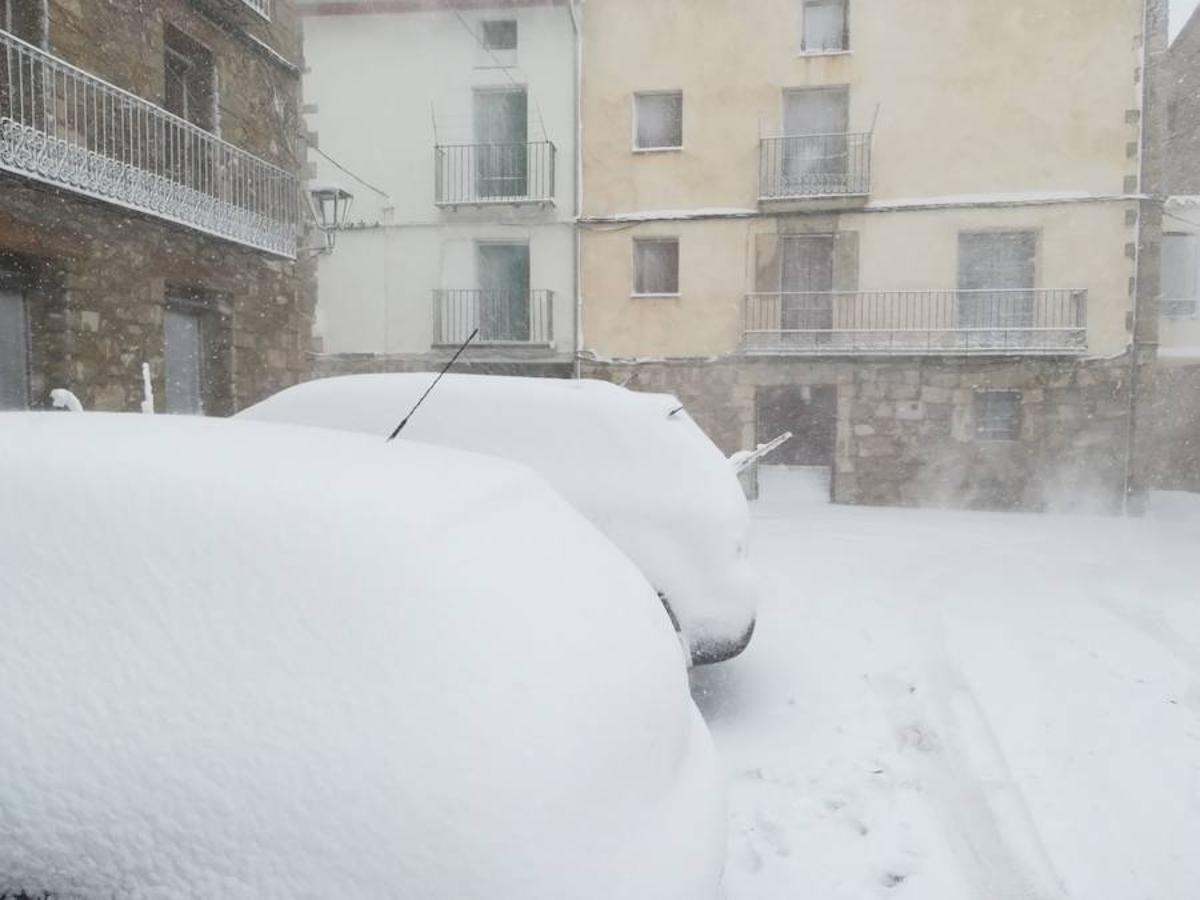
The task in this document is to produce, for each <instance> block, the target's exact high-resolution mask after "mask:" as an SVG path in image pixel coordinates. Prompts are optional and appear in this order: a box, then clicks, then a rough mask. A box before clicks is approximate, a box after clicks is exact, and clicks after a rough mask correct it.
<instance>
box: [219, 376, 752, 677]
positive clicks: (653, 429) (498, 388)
mask: <svg viewBox="0 0 1200 900" xmlns="http://www.w3.org/2000/svg"><path fill="white" fill-rule="evenodd" d="M432 379H433V376H432V375H429V374H386V375H351V376H344V377H337V378H326V379H319V380H316V381H310V382H307V383H304V384H300V385H297V386H295V387H292V388H288V389H287V390H285V391H282V392H280V393H278V394H275V395H274V396H273V397H268V398H267V399H266V400H264V401H263V402H261V403H259V404H257V405H255V406H252V407H250V408H249V409H246V410H244V411H243V412H242V413H240V415H241V416H242V417H243V418H248V419H256V420H260V421H272V422H288V423H293V424H300V425H315V426H320V427H325V428H338V429H346V430H350V431H361V432H365V433H368V434H374V435H377V436H379V437H381V438H382V437H386V436H388V435H389V434H390V433H391V432H392V431H393V429H394V428H395V427H396V425H397V423H399V422H400V421H401V419H402V417H403V416H404V415H405V414H406V413H407V412H408V411H409V410H410V409H411V408H412V407H413V405H414V404H415V403H416V402H417V401H418V399H419V398H420V397H421V395H422V394H423V393H424V392H425V391H426V390H428V389H429V387H430V384H431V381H432ZM401 437H402V438H405V439H408V440H412V441H424V442H427V443H432V444H441V445H444V446H448V447H457V448H461V449H465V450H472V451H476V452H479V453H487V454H491V455H495V456H499V457H503V458H506V459H511V460H515V461H517V462H520V463H524V464H525V465H527V466H529V467H530V468H532V469H534V470H535V471H537V472H538V473H539V474H541V475H542V476H543V477H544V478H545V479H546V480H547V481H549V482H550V483H551V484H552V485H553V486H554V487H555V488H557V489H558V490H559V492H560V493H562V495H563V496H564V497H566V498H567V500H569V501H570V502H571V503H572V504H574V506H575V507H576V509H578V510H579V511H580V512H582V513H583V514H584V515H585V516H587V517H588V518H589V519H590V520H591V521H592V523H593V524H594V525H596V527H598V528H599V529H600V530H601V531H603V532H604V533H605V534H606V535H608V537H609V538H610V539H611V540H612V541H613V543H615V544H616V545H617V546H618V547H620V548H621V549H622V550H623V551H625V553H626V555H628V556H629V558H630V559H632V560H633V561H634V562H636V563H637V564H638V566H639V567H640V568H641V570H642V571H643V572H644V573H645V574H646V577H647V578H648V579H649V581H650V583H651V584H653V585H654V587H655V588H656V589H657V590H658V592H659V595H660V597H661V598H662V599H663V602H664V603H665V604H666V606H667V608H668V611H669V612H670V613H671V616H672V618H673V620H674V621H675V622H676V625H677V627H678V629H679V630H680V634H681V637H682V638H683V641H684V643H685V645H686V647H687V649H688V651H689V654H690V657H691V661H692V662H693V663H694V664H696V665H700V664H704V663H713V662H719V661H721V660H725V659H729V658H730V657H732V656H736V655H737V654H738V653H740V652H741V651H742V650H743V649H744V648H745V646H746V644H747V643H748V642H749V640H750V636H751V634H752V633H753V631H754V616H755V580H754V577H753V574H752V571H751V568H750V564H749V561H748V559H747V550H748V546H747V533H748V530H749V526H750V516H749V509H748V507H747V505H746V498H745V495H744V494H743V492H742V489H741V487H740V485H739V484H738V481H737V476H736V474H735V467H734V465H732V464H731V462H730V461H729V460H727V459H726V458H725V457H724V456H722V454H721V452H720V451H719V450H718V449H717V447H716V446H715V445H714V444H713V442H712V441H711V440H709V439H708V437H707V436H706V435H705V434H704V432H703V431H701V430H700V428H699V427H698V426H697V425H696V423H695V422H693V421H692V419H691V418H690V417H689V416H688V414H687V413H686V412H685V411H684V410H683V407H682V405H681V404H680V402H679V401H678V400H677V399H676V398H675V397H672V396H670V395H667V394H647V393H638V392H635V391H631V390H626V389H625V388H622V387H618V386H617V385H613V384H610V383H608V382H603V381H594V380H578V381H571V380H563V379H551V378H515V377H502V376H488V375H454V374H451V375H446V376H445V377H444V378H443V379H442V380H441V382H439V383H438V385H437V387H436V388H435V389H434V390H433V392H432V393H431V394H430V395H429V397H428V398H427V399H426V401H425V402H424V404H423V405H422V406H421V407H420V409H419V410H418V411H417V413H416V414H415V415H413V417H412V419H411V420H410V422H409V423H408V425H407V426H406V427H405V429H404V430H403V432H401Z"/></svg>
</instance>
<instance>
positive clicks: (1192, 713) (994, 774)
mask: <svg viewBox="0 0 1200 900" xmlns="http://www.w3.org/2000/svg"><path fill="white" fill-rule="evenodd" d="M752 508H753V513H754V526H753V528H754V532H753V543H752V548H753V549H752V553H753V557H754V560H755V562H756V563H757V565H758V566H759V568H760V570H761V572H762V574H763V578H764V588H765V591H764V596H763V599H762V604H761V609H760V615H759V621H758V631H757V634H756V636H755V638H754V640H753V641H752V643H751V645H750V647H749V649H748V650H747V651H746V652H745V653H744V654H743V655H742V656H741V657H739V658H738V659H735V660H733V661H731V662H729V663H726V664H722V665H717V666H711V667H708V668H703V669H698V670H696V672H695V673H694V675H693V693H694V695H695V697H696V699H697V701H698V703H699V704H700V706H701V709H702V710H703V712H704V714H705V717H706V718H707V719H708V721H709V723H710V725H711V728H712V731H713V734H714V736H715V739H716V742H717V746H718V749H719V751H720V752H721V754H722V756H723V760H724V764H725V766H726V767H727V769H728V774H729V780H730V843H729V857H728V861H727V864H726V874H725V892H726V896H727V898H728V900H751V898H763V900H777V898H798V897H814V898H816V897H819V898H823V900H835V898H855V900H859V898H874V897H888V898H896V897H908V898H919V900H941V898H947V900H949V898H955V900H962V898H979V900H985V898H986V900H999V898H1039V900H1041V898H1064V897H1072V898H1087V900H1110V898H1111V900H1132V898H1155V900H1185V898H1190V897H1194V896H1196V889H1197V887H1196V886H1197V885H1200V853H1197V852H1196V848H1197V847H1198V846H1200V497H1196V496H1191V495H1170V494H1159V495H1156V497H1155V505H1154V510H1153V512H1152V514H1151V515H1150V516H1149V517H1148V518H1146V519H1144V520H1140V521H1139V520H1122V519H1107V518H1106V519H1100V518H1086V517H1072V516H1031V515H1016V514H997V513H963V512H944V511H935V510H910V509H886V510H881V509H866V508H855V507H845V506H831V505H828V504H826V503H825V502H824V501H823V492H822V488H821V487H820V485H818V484H816V483H815V482H814V480H813V478H812V475H811V474H810V473H807V472H798V471H786V470H778V469H777V470H770V469H768V470H765V471H764V473H763V497H762V499H761V500H759V501H757V502H756V503H755V504H753V505H752Z"/></svg>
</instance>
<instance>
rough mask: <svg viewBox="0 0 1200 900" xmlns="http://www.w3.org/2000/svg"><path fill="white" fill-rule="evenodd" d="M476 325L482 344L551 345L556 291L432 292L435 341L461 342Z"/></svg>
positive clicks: (445, 343) (443, 342) (449, 343)
mask: <svg viewBox="0 0 1200 900" xmlns="http://www.w3.org/2000/svg"><path fill="white" fill-rule="evenodd" d="M476 328H478V329H479V337H478V342H479V343H480V344H513V345H539V346H548V345H550V344H552V343H553V342H554V292H553V291H490V290H437V291H434V292H433V342H434V344H436V345H458V344H461V343H462V342H463V341H465V340H466V339H467V338H468V337H470V336H471V332H472V331H474V330H475V329H476Z"/></svg>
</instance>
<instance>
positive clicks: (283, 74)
mask: <svg viewBox="0 0 1200 900" xmlns="http://www.w3.org/2000/svg"><path fill="white" fill-rule="evenodd" d="M200 6H201V4H200V3H192V2H189V0H141V2H138V3H87V2H79V0H49V2H48V3H47V6H46V10H47V13H48V19H47V29H46V31H47V37H48V49H49V50H50V51H51V52H52V53H54V54H56V55H58V56H60V57H61V58H63V59H65V60H66V61H67V62H69V63H71V64H72V65H75V66H77V67H79V68H81V69H83V70H85V71H87V72H90V73H92V74H94V75H97V76H99V77H102V78H104V79H106V80H109V81H111V82H113V83H115V84H116V85H118V86H119V87H122V88H124V89H126V90H129V91H132V92H133V93H135V94H138V95H139V96H141V97H143V98H145V99H147V100H149V101H151V102H153V103H156V104H161V103H162V100H163V92H164V58H163V39H164V28H165V27H166V26H167V25H170V26H172V27H174V28H177V29H179V30H180V31H183V32H184V33H186V34H187V35H188V36H189V37H191V38H193V39H194V40H196V41H198V42H199V43H201V44H203V45H204V46H205V47H206V48H207V49H208V50H209V51H211V53H212V54H213V58H214V63H215V66H216V69H217V75H218V77H217V82H218V91H217V98H218V107H219V114H218V120H219V129H218V130H219V132H220V134H221V137H222V138H223V139H225V140H227V141H229V142H231V143H233V144H235V145H236V146H238V147H239V148H241V149H243V150H245V151H247V152H249V153H252V154H254V155H256V156H259V157H261V158H264V159H267V160H269V161H271V162H274V163H275V164H277V165H280V166H281V167H283V168H285V169H287V170H288V171H290V172H292V173H294V174H296V175H300V174H301V171H302V168H303V166H302V164H301V161H300V159H299V156H298V151H297V143H296V141H297V135H298V134H299V132H300V81H299V76H300V68H299V65H300V64H301V60H300V46H301V44H300V37H301V36H300V31H299V21H298V19H297V17H296V15H295V11H294V7H293V4H292V2H291V0H273V2H272V21H271V22H270V23H265V22H262V21H258V22H254V21H252V20H247V23H248V24H246V26H245V28H244V29H242V28H239V27H234V26H232V25H230V24H228V23H223V22H222V21H221V20H219V19H218V18H213V17H211V16H209V15H206V14H203V13H202V12H201V11H200ZM252 38H253V39H252ZM255 40H258V41H261V42H262V43H263V45H265V46H259V45H258V44H256V43H255ZM276 54H278V55H276ZM293 62H294V63H295V65H293V64H292V63H293ZM0 196H2V197H3V201H4V202H3V203H0V269H4V270H7V271H9V272H13V273H16V275H17V276H18V277H20V278H21V279H22V280H23V282H24V291H25V298H26V307H27V313H28V319H29V329H30V341H29V343H30V357H31V358H30V370H31V371H30V395H31V396H30V402H31V405H32V406H34V407H35V408H36V407H42V406H45V405H46V404H47V403H48V396H47V395H48V392H49V390H50V389H51V388H54V387H65V388H69V389H70V390H72V391H74V392H75V393H76V394H77V395H78V396H79V398H80V400H81V401H82V402H83V404H84V406H85V407H86V408H88V409H99V410H136V409H138V408H139V405H140V402H141V399H142V374H141V366H142V363H143V362H145V363H148V364H149V366H150V370H151V374H152V379H153V387H154V391H155V394H156V397H157V399H158V408H159V409H160V410H161V409H162V408H163V400H164V397H165V387H164V383H163V371H164V358H163V354H164V334H163V314H164V309H165V303H166V302H167V300H168V298H169V297H172V296H176V295H180V294H183V295H187V296H189V297H191V298H193V299H195V298H200V301H201V304H202V306H203V315H204V317H205V321H206V322H207V323H208V326H206V331H207V333H206V335H205V338H204V342H205V345H204V353H205V356H206V358H205V360H204V364H205V365H206V366H207V367H208V376H207V377H206V379H205V380H206V385H205V389H204V393H205V398H204V399H205V410H206V412H210V413H213V414H218V415H221V414H228V413H231V412H233V411H235V410H236V409H239V408H241V407H243V406H246V405H248V404H250V403H253V402H255V401H257V400H259V399H261V398H262V397H264V396H266V395H268V394H270V393H273V392H274V391H277V390H279V389H281V388H283V387H286V386H287V385H289V384H293V383H295V382H296V381H299V380H302V379H303V378H305V377H307V375H308V373H309V368H310V360H309V352H310V350H311V343H312V318H313V307H314V304H315V290H316V288H315V268H314V267H315V262H314V261H313V260H312V259H311V258H308V259H302V260H300V261H298V262H297V261H292V260H287V259H283V258H279V257H274V256H270V255H268V254H265V253H261V252H258V251H254V250H251V249H248V248H246V247H243V246H242V245H240V244H237V243H234V242H231V241H224V240H220V239H217V238H213V237H209V236H207V235H204V234H202V233H200V232H197V231H194V230H192V229H189V228H186V227H183V226H178V225H174V224H172V223H169V222H166V221H164V220H161V219H157V218H155V217H152V216H145V215H140V214H136V213H131V212H128V211H126V210H124V209H123V208H121V207H119V206H116V205H112V204H107V203H103V202H100V201H93V200H90V199H88V198H86V197H83V196H81V195H78V194H75V193H73V192H71V191H66V190H59V189H56V188H52V187H49V186H47V185H43V184H41V183H39V182H35V181H29V180H23V179H19V178H17V177H14V176H8V175H3V176H0Z"/></svg>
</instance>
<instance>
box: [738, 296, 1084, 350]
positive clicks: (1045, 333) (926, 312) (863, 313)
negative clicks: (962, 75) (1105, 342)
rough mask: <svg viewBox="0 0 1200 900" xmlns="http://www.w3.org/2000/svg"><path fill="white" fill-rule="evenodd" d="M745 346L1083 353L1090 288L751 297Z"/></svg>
mask: <svg viewBox="0 0 1200 900" xmlns="http://www.w3.org/2000/svg"><path fill="white" fill-rule="evenodd" d="M743 349H744V350H745V352H747V353H752V354H794V355H799V356H839V355H851V356H875V355H904V356H938V355H950V356H953V355H960V354H998V355H1036V354H1041V355H1070V354H1080V353H1084V352H1086V350H1087V291H1082V290H983V291H957V290H949V291H844V292H829V293H825V292H821V293H808V292H800V293H786V292H785V293H771V294H748V295H747V296H746V310H745V326H744V334H743Z"/></svg>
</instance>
